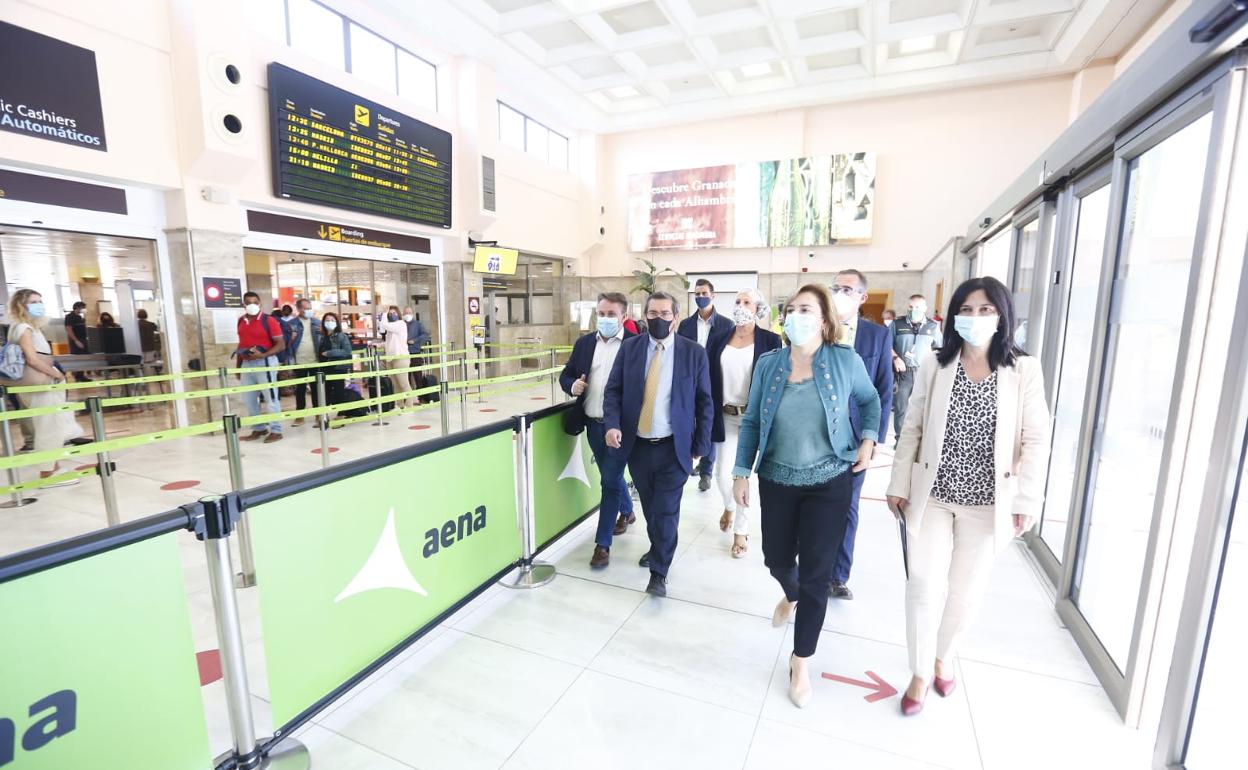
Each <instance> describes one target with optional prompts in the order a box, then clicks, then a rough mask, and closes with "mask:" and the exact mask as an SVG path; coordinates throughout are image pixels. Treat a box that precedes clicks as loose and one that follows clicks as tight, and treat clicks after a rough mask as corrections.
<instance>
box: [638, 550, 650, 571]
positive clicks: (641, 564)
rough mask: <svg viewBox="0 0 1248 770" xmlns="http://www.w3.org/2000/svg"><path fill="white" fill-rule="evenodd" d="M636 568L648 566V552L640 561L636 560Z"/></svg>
mask: <svg viewBox="0 0 1248 770" xmlns="http://www.w3.org/2000/svg"><path fill="white" fill-rule="evenodd" d="M637 566H638V567H649V566H650V552H649V551H646V554H645V556H642V557H641V558H640V559H638V560H637Z"/></svg>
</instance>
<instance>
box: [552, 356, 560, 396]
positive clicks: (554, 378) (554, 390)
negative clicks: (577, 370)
mask: <svg viewBox="0 0 1248 770" xmlns="http://www.w3.org/2000/svg"><path fill="white" fill-rule="evenodd" d="M550 368H551V369H554V368H555V349H554V348H551V349H550ZM550 403H552V404H557V403H559V377H558V375H556V374H555V373H554V372H551V373H550Z"/></svg>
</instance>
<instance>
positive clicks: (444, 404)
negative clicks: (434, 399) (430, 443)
mask: <svg viewBox="0 0 1248 770" xmlns="http://www.w3.org/2000/svg"><path fill="white" fill-rule="evenodd" d="M450 394H451V393H450V391H449V390H448V389H447V387H446V380H445V379H443V380H442V381H441V382H439V383H438V411H439V412H440V413H441V414H442V435H443V436H447V435H450V432H451V404H450V401H449V400H448V396H450Z"/></svg>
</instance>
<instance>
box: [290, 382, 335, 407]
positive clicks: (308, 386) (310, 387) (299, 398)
mask: <svg viewBox="0 0 1248 770" xmlns="http://www.w3.org/2000/svg"><path fill="white" fill-rule="evenodd" d="M297 376H299V377H306V376H307V375H305V374H300V375H297ZM333 384H335V383H332V382H327V383H325V397H326V398H329V386H330V385H333ZM337 384H339V385H341V384H342V383H337ZM291 387H292V388H294V389H295V408H296V409H307V408H308V401H307V396H306V395H304V394H305V393H310V394H311V395H312V406H320V404H318V403H317V398H316V383H315V382H303V383H300V384H298V385H292V386H291ZM330 401H331V403H332V399H330Z"/></svg>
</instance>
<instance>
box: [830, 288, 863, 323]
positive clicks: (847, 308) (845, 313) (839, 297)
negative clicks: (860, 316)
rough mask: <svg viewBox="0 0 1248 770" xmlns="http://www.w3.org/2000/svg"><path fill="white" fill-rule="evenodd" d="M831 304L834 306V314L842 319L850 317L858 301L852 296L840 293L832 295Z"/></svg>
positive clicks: (856, 307)
mask: <svg viewBox="0 0 1248 770" xmlns="http://www.w3.org/2000/svg"><path fill="white" fill-rule="evenodd" d="M832 304H833V305H834V306H835V307H836V314H837V315H838V316H840V317H841V318H842V319H844V318H852V317H853V315H854V311H855V310H857V309H858V303H857V302H855V301H854V298H853V297H849V296H846V295H844V294H840V293H837V294H833V295H832Z"/></svg>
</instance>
